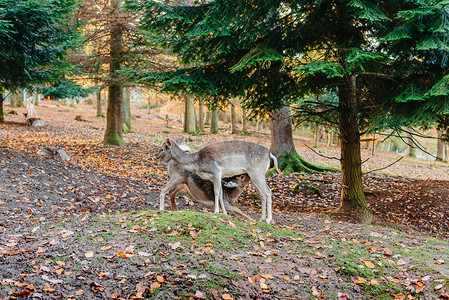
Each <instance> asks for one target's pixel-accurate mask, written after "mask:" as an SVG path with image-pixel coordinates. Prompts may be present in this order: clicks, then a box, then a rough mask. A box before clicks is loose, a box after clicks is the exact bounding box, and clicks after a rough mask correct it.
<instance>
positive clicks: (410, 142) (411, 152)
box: [406, 129, 416, 157]
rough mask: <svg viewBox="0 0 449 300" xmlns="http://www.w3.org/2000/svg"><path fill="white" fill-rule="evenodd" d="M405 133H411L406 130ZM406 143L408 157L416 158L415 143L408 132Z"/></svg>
mask: <svg viewBox="0 0 449 300" xmlns="http://www.w3.org/2000/svg"><path fill="white" fill-rule="evenodd" d="M407 131H411V129H408V130H407ZM406 141H407V146H408V156H410V157H416V143H415V141H414V139H413V135H412V134H411V133H410V132H407V138H406Z"/></svg>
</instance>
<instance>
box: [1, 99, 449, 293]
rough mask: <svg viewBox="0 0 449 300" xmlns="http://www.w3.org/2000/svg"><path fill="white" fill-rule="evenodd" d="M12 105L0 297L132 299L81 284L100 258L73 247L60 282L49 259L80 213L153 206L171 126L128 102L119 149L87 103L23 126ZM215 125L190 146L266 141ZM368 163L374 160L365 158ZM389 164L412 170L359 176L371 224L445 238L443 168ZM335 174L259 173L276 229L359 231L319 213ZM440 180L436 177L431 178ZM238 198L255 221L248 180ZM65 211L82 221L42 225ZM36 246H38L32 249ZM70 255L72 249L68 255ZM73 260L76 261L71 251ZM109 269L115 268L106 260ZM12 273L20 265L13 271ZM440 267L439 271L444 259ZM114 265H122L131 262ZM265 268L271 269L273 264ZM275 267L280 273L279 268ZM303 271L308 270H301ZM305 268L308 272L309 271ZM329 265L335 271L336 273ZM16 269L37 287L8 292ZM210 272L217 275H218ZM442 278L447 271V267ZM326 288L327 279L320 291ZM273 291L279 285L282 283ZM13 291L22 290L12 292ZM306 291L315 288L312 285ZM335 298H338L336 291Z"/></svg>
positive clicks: (4, 161) (5, 132) (325, 207)
mask: <svg viewBox="0 0 449 300" xmlns="http://www.w3.org/2000/svg"><path fill="white" fill-rule="evenodd" d="M8 110H9V109H6V111H8ZM15 110H16V111H17V112H18V115H8V116H7V117H6V120H7V122H6V123H4V124H0V208H2V210H1V214H0V237H1V240H2V245H0V257H3V259H0V269H1V271H0V279H2V282H1V284H2V286H3V287H2V286H0V297H3V298H1V299H13V298H14V297H18V298H21V297H22V298H27V299H49V298H48V297H49V296H48V295H47V294H45V293H44V292H45V287H42V285H43V286H47V285H48V290H49V292H51V293H50V295H51V298H54V299H69V298H73V299H74V298H77V299H93V298H95V299H97V298H98V299H112V298H120V297H123V298H126V297H128V298H132V297H131V296H130V295H131V294H132V293H128V292H127V291H126V289H121V290H120V291H122V292H121V294H117V292H115V294H114V293H113V292H112V291H113V290H114V289H113V288H111V289H109V290H110V291H111V292H108V293H109V294H108V293H106V292H104V293H97V292H98V290H100V289H99V288H98V287H100V284H98V280H97V281H95V280H94V281H91V282H90V283H88V284H87V288H86V278H87V277H88V275H86V274H98V273H100V272H106V271H105V270H100V266H101V264H95V268H97V269H94V267H93V266H94V264H92V265H89V264H87V263H86V264H83V263H82V262H83V261H84V260H83V259H82V258H81V257H80V256H82V255H84V254H85V253H83V252H81V250H80V252H79V253H78V254H77V255H78V256H77V257H78V258H80V259H81V267H80V268H81V269H79V270H77V271H76V272H75V271H73V275H71V276H68V277H67V278H69V281H67V280H65V281H64V282H59V281H58V280H57V279H55V277H54V276H51V275H52V274H53V275H54V274H55V272H56V273H57V272H58V270H59V269H61V268H62V265H60V266H59V268H58V267H57V264H56V267H55V261H59V260H57V259H56V258H55V257H63V256H65V255H67V253H68V252H70V251H68V249H70V246H71V245H72V246H73V244H71V243H76V240H74V234H73V233H74V232H76V231H77V230H80V231H81V232H82V234H83V235H86V236H89V235H93V234H95V232H92V229H91V228H89V227H87V226H86V227H83V226H85V225H82V224H84V223H83V222H81V221H80V220H82V219H83V218H86V216H89V215H101V214H117V213H119V214H120V213H126V212H129V211H146V210H154V209H157V207H158V195H159V190H160V188H161V186H162V185H163V184H165V183H166V182H167V180H168V176H167V174H166V166H165V164H162V163H160V162H158V161H156V159H155V154H156V152H157V150H158V146H159V145H160V143H161V142H162V141H164V140H165V138H167V137H178V136H181V135H183V134H182V133H181V128H180V124H178V123H176V122H175V121H172V124H171V128H166V127H165V120H164V118H163V117H162V116H160V115H159V114H158V112H157V111H154V112H153V113H152V114H150V115H147V114H146V110H144V109H137V108H135V109H134V116H135V120H134V125H133V126H134V127H133V132H132V133H129V134H127V135H126V141H127V146H126V147H123V148H118V147H109V146H104V145H102V144H101V137H102V133H103V132H102V130H103V129H102V128H103V124H104V122H105V121H104V119H101V118H95V117H94V111H93V109H92V108H90V107H88V106H79V107H78V108H70V107H66V106H59V105H56V104H55V103H42V104H41V105H40V106H39V107H38V108H37V110H38V113H39V114H40V115H41V116H42V117H43V119H44V121H45V123H46V125H45V127H42V128H37V127H36V128H34V127H29V126H26V125H25V124H24V122H23V117H22V116H21V115H22V110H23V111H24V110H25V109H23V108H19V109H15ZM76 115H80V116H82V119H83V120H84V121H76V120H75V116H76ZM221 127H222V128H221V134H220V135H218V136H213V135H203V136H198V137H196V136H195V137H190V141H189V144H190V145H191V146H192V147H193V148H195V147H201V146H202V145H205V144H207V143H212V142H215V141H220V140H229V139H243V140H251V141H255V142H258V143H260V144H263V145H265V146H269V140H268V137H269V135H268V133H267V132H265V133H264V132H262V133H255V132H254V133H253V134H251V135H249V136H248V135H237V136H232V135H230V134H228V133H227V129H228V128H227V127H228V125H226V124H224V123H223V124H222V125H221ZM297 142H298V144H297V147H298V151H299V152H300V153H301V154H302V155H303V156H304V157H306V158H307V159H309V160H311V161H313V162H315V163H321V164H324V165H326V164H327V165H332V163H326V161H325V160H323V158H322V157H320V156H319V155H315V154H314V153H312V152H310V151H309V152H307V148H306V147H304V146H303V143H304V142H307V139H302V138H299V137H297ZM44 146H47V147H51V148H53V149H64V150H65V151H67V153H68V154H69V155H70V157H71V161H62V160H61V159H59V158H58V157H56V156H55V157H51V156H48V155H38V154H37V152H38V151H39V149H41V148H42V147H44ZM323 148H324V147H323ZM326 151H327V152H332V151H334V152H335V153H337V154H338V150H336V149H326ZM390 155H391V154H381V155H377V157H379V160H378V162H370V163H372V165H370V166H369V167H371V168H375V167H378V166H382V165H386V163H385V162H386V158H387V160H388V159H390V158H391V160H393V159H396V158H395V157H393V156H391V157H390ZM374 160H376V157H374V158H373V159H372V160H371V161H374ZM394 168H395V172H399V173H401V172H402V173H403V174H409V175H411V176H409V177H404V176H392V175H388V173H386V172H387V170H384V171H383V172H384V173H383V174H378V173H371V174H369V175H367V176H365V178H364V183H365V189H366V195H367V201H368V203H369V206H370V208H371V210H372V211H373V212H374V214H375V216H376V220H375V224H376V225H382V226H389V227H393V228H397V229H401V230H402V231H405V233H406V234H410V235H411V236H417V237H418V236H420V235H426V236H435V237H439V238H442V239H443V240H448V239H449V200H448V199H449V185H448V181H445V180H447V179H448V176H447V171H448V169H447V165H446V164H443V163H429V162H420V161H418V160H412V159H408V158H407V159H406V160H404V162H403V163H402V164H400V165H399V164H398V165H395V166H394ZM398 169H402V170H398ZM339 176H340V175H339V173H323V174H297V173H294V174H291V175H289V176H284V175H276V176H274V177H272V178H270V179H268V182H269V185H270V187H271V188H272V191H273V199H274V201H273V209H274V220H275V222H276V223H277V224H278V226H286V227H288V228H293V229H294V228H296V229H299V228H306V229H307V232H308V233H309V234H310V237H311V238H310V240H313V237H314V235H313V232H322V231H323V228H329V226H332V230H335V231H340V233H339V234H340V235H341V236H342V237H344V236H352V235H354V232H353V231H354V230H358V231H360V232H362V231H363V230H364V229H363V227H358V225H355V224H352V225H351V226H350V227H351V230H349V231H348V229H347V228H348V224H347V223H345V222H343V221H344V220H338V219H337V220H330V219H328V218H327V217H325V216H324V215H323V214H325V213H326V212H328V211H330V210H331V209H334V208H336V207H337V206H338V204H339V181H340V180H339ZM413 177H414V178H413ZM416 177H421V179H419V178H416ZM440 178H443V179H445V180H439V179H440ZM305 183H307V184H305ZM310 185H313V186H315V187H317V188H318V189H319V191H320V194H317V193H316V192H315V190H314V189H311V188H310V187H308V186H310ZM167 201H168V200H167ZM177 201H178V207H179V209H181V210H184V209H188V210H197V211H208V209H205V208H203V207H201V206H199V205H198V204H195V203H194V202H193V201H191V200H190V199H188V198H187V197H186V196H185V195H179V196H178V198H177ZM238 205H239V207H240V208H242V210H243V211H244V212H246V213H248V214H250V215H251V216H252V217H254V218H255V219H257V218H258V216H259V215H260V211H259V210H260V201H259V200H258V197H257V195H256V192H255V190H254V189H253V188H251V187H248V188H247V189H246V190H245V191H244V193H243V194H242V196H241V197H240V198H239V200H238ZM67 218H69V219H70V218H79V219H77V220H78V221H76V224H78V225H79V226H81V227H80V228H76V227H75V228H69V227H68V228H69V229H63V230H61V229H58V230H56V229H57V228H55V229H54V230H53V227H51V226H52V225H49V224H57V223H58V222H60V221H61V220H66V219H67ZM48 226H50V227H48ZM44 229H45V230H44ZM324 230H328V229H324ZM380 231H382V230H380ZM369 232H370V230H368V232H367V235H369V234H370V233H369ZM72 235H73V236H72ZM36 236H39V238H37V237H36ZM94 236H95V235H94ZM43 237H44V240H43ZM45 237H46V238H45ZM318 238H319V237H318ZM418 239H419V238H418ZM411 240H412V238H411ZM117 243H120V241H117ZM126 243H129V241H126ZM131 244H132V243H131ZM159 246H160V247H162V248H163V246H161V245H159ZM156 248H157V247H155V248H154V249H156ZM42 249H45V250H42ZM154 249H153V250H154ZM41 250H42V251H46V252H45V253H44V254H43V253H39V251H41ZM259 250H260V249H259ZM50 251H51V255H50ZM36 253H38V254H37V255H36ZM46 255H47V256H48V257H52V259H50V258H47V260H48V259H50V260H51V261H52V262H51V263H50V262H48V263H45V257H46ZM70 255H74V253H73V252H71V254H70ZM70 257H71V256H70ZM72 259H73V260H75V258H73V257H72ZM42 260H44V263H42ZM300 260H301V259H300ZM66 263H67V262H66ZM192 263H195V262H192ZM196 263H197V262H196ZM253 263H254V265H252V267H255V268H257V266H258V262H253ZM248 266H249V265H248ZM109 267H111V266H109ZM112 267H114V268H115V267H117V268H120V267H119V266H115V265H113V266H112ZM284 268H285V269H286V270H287V269H288V268H289V267H288V263H287V264H286V266H284ZM65 269H66V270H67V269H68V268H65ZM18 270H21V271H20V273H18ZM119 270H120V269H119ZM442 270H443V271H442V273H444V266H443V267H442ZM121 271H123V272H130V269H126V270H121ZM272 271H273V272H275V270H272ZM302 271H304V270H302ZM70 272H72V271H70ZM109 272H111V273H114V274H115V277H113V278H112V276H111V283H110V284H115V283H113V282H117V281H119V280H121V277H120V274H118V273H120V272H114V271H113V269H111V270H109ZM131 272H132V271H131ZM276 272H277V273H279V270H278V271H276ZM286 272H287V271H286ZM297 272H298V271H297ZM304 272H310V270H309V271H307V270H306V271H304ZM314 272H315V275H316V271H314ZM329 272H330V271H329ZM332 272H333V273H335V271H332ZM18 274H22V275H20V276H22V278H23V279H24V280H23V281H25V279H26V277H27V276H29V277H32V276H34V277H32V278H36V281H35V283H34V284H35V285H36V286H37V285H38V284H40V285H41V288H43V290H40V291H37V289H35V290H33V289H32V288H30V287H29V286H27V288H24V287H23V286H22V287H21V286H20V284H18V285H17V284H16V287H17V290H16V293H12V292H11V288H9V287H10V286H11V285H13V283H14V284H15V282H18V279H17V276H19V275H18ZM28 274H31V275H28ZM33 274H34V275H33ZM70 274H72V273H70ZM70 274H69V275H70ZM323 274H324V273H323ZM323 274H321V276H323V278H325V277H326V278H327V277H328V276H329V275H328V274H327V273H326V274H324V275H323ZM37 275H39V276H37ZM318 275H319V274H318ZM136 276H137V275H136ZM217 276H218V277H222V278H223V276H220V275H217ZM226 276H227V275H226ZM445 276H449V274H448V273H447V269H446V274H445ZM80 277H81V278H80ZM105 277H108V275H105ZM11 278H14V279H11ZM83 278H84V279H83ZM38 279H39V280H38ZM112 279H114V280H115V281H113V280H112ZM228 279H229V278H228ZM5 280H13V281H12V282H10V281H5ZM259 280H260V278H259ZM44 283H46V284H47V285H45V284H44ZM28 284H30V283H28ZM133 284H134V285H137V284H139V282H137V281H135V282H133ZM242 284H243V283H241V282H240V283H238V282H237V283H236V284H235V286H234V287H237V288H239V289H241V290H246V291H248V287H244V286H240V287H238V286H239V285H242ZM55 285H63V287H61V288H59V289H57V292H55V291H51V289H53V288H52V286H55ZM331 285H332V284H331V283H327V288H329V286H331ZM101 286H104V284H101ZM5 287H8V288H5ZM81 288H83V289H84V290H83V291H84V292H83V293H84V294H81V295H78V291H79V289H81ZM288 288H291V287H288ZM321 288H322V289H324V288H325V287H324V286H322V287H321ZM133 289H134V287H133ZM278 289H279V290H282V289H283V288H282V285H281V284H279V286H278ZM20 290H22V291H23V294H20ZM25 291H27V292H25ZM133 291H134V290H133ZM47 292H48V291H47ZM137 292H138V289H137ZM147 292H148V291H147ZM224 292H226V290H225V291H224ZM259 292H260V291H259ZM343 292H344V293H343ZM134 293H135V291H134ZM170 293H172V294H170ZM246 293H247V294H246V296H242V299H245V298H246V299H250V298H251V299H257V298H260V299H276V298H279V299H281V298H282V299H283V298H291V297H287V295H288V293H287V292H286V293H283V294H280V295H279V297H275V296H273V294H270V295H268V294H264V293H257V292H256V291H252V292H246ZM311 293H312V294H313V295H315V292H314V291H312V292H311ZM342 293H343V294H344V295H345V297H346V298H344V297H343V298H341V299H351V298H357V299H365V297H363V296H360V295H359V296H355V295H354V291H352V290H351V291H342ZM343 294H342V295H343ZM99 295H100V296H99ZM160 295H164V296H161V297H162V299H171V298H172V297H173V298H175V295H174V294H173V291H171V292H170V291H167V292H166V293H165V294H163V293H162V294H160ZM242 295H243V294H242ZM334 295H337V292H335V293H334ZM351 295H352V296H351ZM315 296H316V295H315ZM89 297H92V298H89ZM176 297H178V296H176ZM189 297H190V298H191V299H202V297H201V295H199V294H197V296H194V295H191V296H188V297H186V298H187V299H188V298H189ZM213 297H214V298H216V299H225V297H221V296H215V295H213ZM220 297H221V298H220ZM181 298H182V297H181ZM318 298H320V297H318ZM325 298H326V297H325ZM335 298H336V297H333V299H335ZM135 299H138V298H135ZM293 299H295V298H294V297H293ZM366 299H369V297H368V298H366ZM429 299H430V298H429Z"/></svg>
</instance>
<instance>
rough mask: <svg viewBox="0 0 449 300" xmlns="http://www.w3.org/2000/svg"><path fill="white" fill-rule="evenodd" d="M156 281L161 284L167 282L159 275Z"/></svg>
mask: <svg viewBox="0 0 449 300" xmlns="http://www.w3.org/2000/svg"><path fill="white" fill-rule="evenodd" d="M156 280H157V281H158V282H159V283H164V282H165V279H164V276H161V275H157V276H156Z"/></svg>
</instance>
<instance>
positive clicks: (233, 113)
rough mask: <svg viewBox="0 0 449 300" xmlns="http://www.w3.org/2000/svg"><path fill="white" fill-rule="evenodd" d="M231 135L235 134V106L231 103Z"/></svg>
mask: <svg viewBox="0 0 449 300" xmlns="http://www.w3.org/2000/svg"><path fill="white" fill-rule="evenodd" d="M231 133H232V134H236V133H237V116H236V113H235V104H234V103H231Z"/></svg>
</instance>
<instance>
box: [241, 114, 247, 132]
mask: <svg viewBox="0 0 449 300" xmlns="http://www.w3.org/2000/svg"><path fill="white" fill-rule="evenodd" d="M242 127H243V129H242V130H243V132H248V120H246V109H243V112H242Z"/></svg>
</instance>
